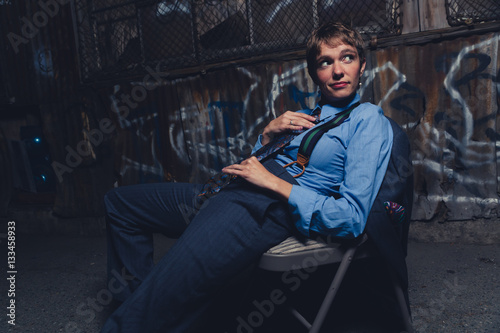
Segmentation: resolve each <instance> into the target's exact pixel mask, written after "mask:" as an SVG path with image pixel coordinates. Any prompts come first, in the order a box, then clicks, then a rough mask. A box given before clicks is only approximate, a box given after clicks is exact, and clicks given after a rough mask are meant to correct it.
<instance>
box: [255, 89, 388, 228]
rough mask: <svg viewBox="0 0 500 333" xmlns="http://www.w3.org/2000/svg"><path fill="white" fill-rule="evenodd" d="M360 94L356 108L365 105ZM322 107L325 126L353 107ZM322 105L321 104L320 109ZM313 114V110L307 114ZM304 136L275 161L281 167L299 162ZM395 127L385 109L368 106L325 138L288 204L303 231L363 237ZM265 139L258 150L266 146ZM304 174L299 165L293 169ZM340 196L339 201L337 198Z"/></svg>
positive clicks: (294, 171)
mask: <svg viewBox="0 0 500 333" xmlns="http://www.w3.org/2000/svg"><path fill="white" fill-rule="evenodd" d="M359 99H360V98H359V96H358V95H357V96H356V97H355V98H354V100H353V101H352V102H351V104H350V105H352V104H354V103H356V102H358V101H359ZM350 105H348V106H347V107H345V108H335V107H332V106H330V105H323V106H322V107H321V122H320V124H321V123H323V122H324V121H328V120H329V119H331V118H332V117H333V116H335V115H336V114H337V113H339V112H341V111H343V110H345V109H347V108H348V107H349V106H350ZM318 107H319V106H318ZM298 112H304V113H308V114H310V113H311V112H312V111H311V110H302V111H298ZM303 137H304V134H301V135H298V136H297V137H296V138H295V139H294V140H293V141H292V142H291V143H290V145H288V146H287V147H286V148H285V149H284V151H283V154H280V155H278V156H277V157H276V158H275V159H276V161H277V162H278V163H280V164H281V165H285V164H287V163H289V162H291V161H295V160H297V152H298V149H299V146H300V142H301V140H302V138H303ZM392 137H393V135H392V128H391V125H390V123H389V121H388V120H387V118H385V116H384V114H383V111H382V109H381V108H380V107H378V106H376V105H373V104H370V103H363V104H361V105H360V106H358V107H357V108H355V109H354V110H353V111H352V112H351V114H350V116H349V118H348V119H346V120H345V121H344V123H342V124H341V125H340V126H337V127H335V128H333V129H331V130H329V131H328V132H327V133H325V134H324V135H323V137H322V138H321V139H320V140H319V141H318V143H317V144H316V146H315V148H314V150H313V153H312V154H311V156H310V160H309V164H308V165H307V167H306V171H305V172H304V174H303V175H302V176H300V177H298V178H296V180H297V182H298V183H299V184H300V186H297V185H294V186H293V188H292V192H291V193H290V197H289V199H288V204H289V206H290V211H291V213H292V216H293V219H294V223H295V225H296V227H297V229H298V230H299V231H300V232H301V233H303V234H304V235H306V236H309V233H310V231H314V232H317V233H320V234H325V235H332V236H336V237H343V238H353V237H357V236H359V235H360V234H361V233H362V232H363V230H364V228H365V225H366V220H367V218H368V213H369V212H370V209H371V206H372V204H373V202H374V200H375V197H376V196H377V193H378V190H379V188H380V185H381V184H382V180H383V178H384V175H385V172H386V170H387V164H388V163H389V158H390V154H391V148H392ZM261 140H262V136H259V139H258V142H257V144H256V145H255V147H254V151H256V150H257V149H259V148H260V147H262V143H261ZM287 170H288V171H289V172H290V174H292V175H295V174H298V173H300V171H301V168H300V167H299V166H297V165H296V164H294V165H292V166H291V167H289V168H287ZM336 194H340V198H339V199H335V198H334V195H336Z"/></svg>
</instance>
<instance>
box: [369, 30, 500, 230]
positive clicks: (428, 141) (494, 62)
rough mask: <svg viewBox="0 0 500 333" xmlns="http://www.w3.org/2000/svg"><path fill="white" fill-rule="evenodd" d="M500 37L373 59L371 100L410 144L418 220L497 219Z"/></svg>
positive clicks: (414, 48)
mask: <svg viewBox="0 0 500 333" xmlns="http://www.w3.org/2000/svg"><path fill="white" fill-rule="evenodd" d="M499 39H500V35H499V34H498V33H497V34H487V35H482V36H475V37H470V38H466V39H456V40H453V41H444V42H441V43H439V44H436V43H429V44H427V45H422V46H410V47H395V48H389V49H386V50H379V51H377V52H375V53H374V54H372V57H374V60H373V62H374V63H375V66H374V67H373V68H372V69H371V70H369V71H368V72H367V75H368V76H370V77H371V79H372V80H373V89H374V95H375V96H376V97H375V99H376V100H378V101H380V104H381V106H382V107H383V109H384V110H385V112H386V113H387V114H388V115H390V116H392V117H393V118H394V119H395V120H397V121H398V123H400V124H401V125H403V126H404V128H405V129H406V131H407V133H408V134H409V136H410V138H411V142H412V152H413V153H412V159H413V164H414V167H415V206H414V211H413V212H414V213H413V218H414V219H417V220H437V221H445V220H470V219H474V218H494V217H498V214H499V210H498V207H499V196H498V177H497V174H498V170H499V168H498V166H499V164H498V163H499V156H498V144H499V140H498V139H499V134H498V133H499V132H498V106H499V103H498V98H499V97H498V71H499V59H500V58H499V54H498V51H499Z"/></svg>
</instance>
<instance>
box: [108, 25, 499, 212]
mask: <svg viewBox="0 0 500 333" xmlns="http://www.w3.org/2000/svg"><path fill="white" fill-rule="evenodd" d="M498 40H499V34H488V35H484V36H476V37H471V38H467V39H457V40H453V41H448V42H443V43H441V44H427V45H422V46H411V47H393V48H387V49H384V50H379V51H376V52H371V53H370V56H369V59H368V62H369V67H370V68H369V69H368V70H367V71H366V72H365V78H364V79H365V84H364V85H363V88H362V90H361V93H362V95H363V99H364V100H369V101H372V102H374V101H375V102H376V103H379V104H380V105H381V106H382V107H383V109H384V110H385V112H386V114H387V115H389V116H391V117H392V118H394V119H395V120H396V121H397V122H398V123H399V124H401V125H402V126H403V127H404V128H405V129H406V131H407V133H408V134H409V136H410V139H411V141H412V147H413V154H412V157H413V164H414V167H415V181H416V182H415V194H416V196H415V207H414V216H413V218H414V219H418V220H435V219H437V220H440V221H443V220H447V219H449V220H467V219H473V218H476V217H482V218H489V217H495V216H497V214H498V210H497V207H498V203H499V202H498V195H497V190H498V178H497V176H496V175H497V170H498V163H499V158H498V156H497V155H498V148H497V146H498V128H497V127H498V122H497V120H496V119H497V117H498V116H497V113H498V101H497V98H498V92H497V89H498V85H497V72H498V69H499V66H498V61H499V55H498ZM134 89H137V88H136V85H134V84H133V83H127V84H122V85H121V86H120V88H119V89H115V92H114V93H113V94H111V95H110V96H109V98H110V99H111V98H115V99H117V98H118V96H123V93H125V95H129V96H133V93H132V91H133V90H134ZM122 98H123V97H122ZM315 100H316V88H315V86H314V85H313V84H312V82H311V80H310V79H309V78H308V76H307V70H306V68H305V63H304V62H303V61H288V62H283V63H267V64H261V65H253V66H245V67H244V68H243V67H240V68H229V69H226V70H220V71H216V72H212V73H207V74H205V75H197V76H191V77H188V78H183V79H178V80H175V81H164V82H163V84H160V85H159V86H158V87H156V88H154V89H152V90H151V91H148V92H147V96H145V97H144V101H142V102H141V103H137V105H136V107H135V109H134V108H130V109H131V112H130V114H129V115H128V117H127V119H126V120H122V122H121V123H122V130H121V131H122V133H121V134H119V135H120V137H121V136H122V135H123V136H125V137H127V138H128V139H127V140H130V141H128V144H124V145H123V146H122V147H123V148H122V149H123V150H121V152H122V153H121V154H122V161H121V165H120V166H119V167H118V169H119V170H118V171H119V173H120V174H121V175H122V182H121V184H129V183H136V182H142V181H144V180H149V181H151V180H154V178H155V177H162V175H163V177H165V178H167V177H168V179H175V180H177V181H190V182H203V181H204V180H205V179H207V178H208V177H209V176H210V175H211V174H213V173H214V172H215V171H217V170H220V168H222V167H223V166H224V165H227V164H230V163H233V162H236V161H238V160H239V159H240V158H242V157H244V156H246V155H247V154H248V153H249V151H250V149H251V146H252V144H253V143H254V142H255V140H256V138H257V135H258V134H259V132H260V131H261V130H262V129H263V127H264V126H265V124H267V123H268V122H269V120H271V119H273V118H274V117H276V116H278V115H279V114H281V113H282V112H283V111H286V110H288V109H290V110H297V109H300V108H304V107H312V106H313V105H314V103H315ZM124 104H125V103H123V101H122V105H124ZM143 108H144V110H146V111H144V110H143ZM139 110H141V111H139ZM134 124H141V126H142V127H141V128H142V130H141V131H142V132H140V131H139V128H137V127H135V126H136V125H134ZM123 125H124V126H123ZM144 128H147V129H148V131H147V135H146V136H147V140H146V139H145V138H143V141H141V143H140V145H139V144H138V143H139V142H140V140H139V139H140V137H142V136H143V135H144V130H143V129H144ZM125 133H126V134H125ZM141 133H142V134H141ZM153 134H154V135H153ZM158 138H160V139H159V140H158ZM123 140H124V139H123ZM144 140H145V141H144ZM136 141H137V142H136ZM139 146H140V147H141V148H140V149H139V148H138V147H139ZM162 166H163V167H162ZM148 173H150V174H153V175H154V177H146V176H145V175H146V174H148ZM140 174H142V175H141V176H139V175H140ZM165 178H164V179H165Z"/></svg>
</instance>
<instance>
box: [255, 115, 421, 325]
mask: <svg viewBox="0 0 500 333" xmlns="http://www.w3.org/2000/svg"><path fill="white" fill-rule="evenodd" d="M388 120H389V122H390V124H391V127H392V130H393V134H394V137H393V138H394V139H393V146H392V150H391V158H390V161H389V165H388V167H387V172H386V175H385V177H384V180H383V182H382V185H381V187H380V191H379V193H378V195H377V198H376V199H375V202H374V204H373V206H372V210H371V211H370V215H369V216H368V221H367V224H366V228H365V233H363V234H362V236H360V237H358V238H357V239H355V240H353V241H342V242H341V243H338V242H337V243H335V242H329V241H326V240H325V239H321V238H318V239H306V240H303V241H302V240H299V239H297V238H295V237H290V238H288V239H287V240H285V241H284V242H282V243H281V244H278V245H277V246H275V247H273V248H271V249H270V250H268V251H267V252H266V253H265V254H263V255H262V257H261V259H260V263H259V267H260V268H262V269H264V270H268V271H280V272H286V271H291V270H298V269H301V268H308V267H310V266H311V264H315V265H318V266H320V265H326V264H333V263H339V268H338V270H337V273H336V274H335V276H334V278H333V280H332V282H331V286H330V288H329V290H328V292H327V293H326V295H325V297H324V300H323V303H322V305H321V307H320V309H319V311H318V312H317V314H316V318H315V319H314V321H313V323H312V324H311V323H309V322H308V321H307V320H306V319H305V318H304V317H303V316H302V315H301V314H300V313H298V311H296V310H293V309H292V313H293V314H294V315H295V317H297V319H299V321H300V322H301V323H302V324H304V326H305V327H306V328H307V329H308V330H309V332H310V333H315V332H319V329H320V327H321V326H322V324H323V322H324V320H325V317H326V315H327V312H328V310H329V309H330V306H331V304H332V302H333V299H334V298H335V295H336V294H337V291H338V289H339V287H340V284H341V282H342V280H343V278H344V276H345V274H346V271H347V269H348V267H349V265H350V263H351V262H352V261H353V260H357V259H360V258H366V257H373V256H378V257H380V258H383V259H384V261H385V263H386V264H387V265H386V266H387V268H388V276H389V277H390V279H391V281H392V285H393V288H394V291H395V296H396V300H397V302H398V305H399V308H400V311H401V315H402V319H403V322H404V325H405V329H406V332H408V333H411V332H414V330H413V328H412V324H411V316H410V309H409V302H407V298H406V297H405V295H406V296H407V294H405V292H404V290H403V286H402V283H405V284H407V281H408V276H407V271H406V262H405V256H406V243H407V239H408V228H409V222H410V217H411V208H412V204H413V168H412V164H411V160H410V143H409V140H408V137H407V135H406V133H405V132H404V131H403V130H402V129H401V127H400V126H399V125H398V124H397V123H396V122H394V121H393V120H392V119H390V118H388ZM385 201H392V202H396V203H399V204H400V205H402V206H403V207H405V208H406V216H405V218H404V219H403V220H401V221H399V222H397V223H394V221H392V220H391V217H390V216H389V215H388V214H387V213H386V210H385V208H384V202H385ZM337 241H338V240H337ZM406 287H407V285H405V289H406Z"/></svg>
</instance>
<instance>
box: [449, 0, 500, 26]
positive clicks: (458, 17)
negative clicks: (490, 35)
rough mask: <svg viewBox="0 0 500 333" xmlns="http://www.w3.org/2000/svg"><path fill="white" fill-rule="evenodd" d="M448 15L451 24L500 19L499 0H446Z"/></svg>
mask: <svg viewBox="0 0 500 333" xmlns="http://www.w3.org/2000/svg"><path fill="white" fill-rule="evenodd" d="M446 15H447V18H448V23H449V24H450V25H451V26H457V25H469V24H473V23H482V22H489V21H497V20H500V1H499V0H446Z"/></svg>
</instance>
